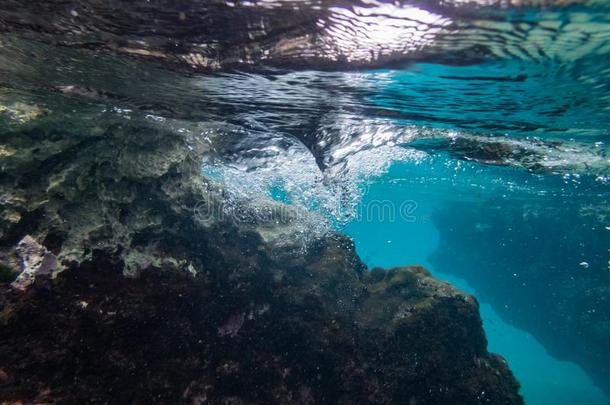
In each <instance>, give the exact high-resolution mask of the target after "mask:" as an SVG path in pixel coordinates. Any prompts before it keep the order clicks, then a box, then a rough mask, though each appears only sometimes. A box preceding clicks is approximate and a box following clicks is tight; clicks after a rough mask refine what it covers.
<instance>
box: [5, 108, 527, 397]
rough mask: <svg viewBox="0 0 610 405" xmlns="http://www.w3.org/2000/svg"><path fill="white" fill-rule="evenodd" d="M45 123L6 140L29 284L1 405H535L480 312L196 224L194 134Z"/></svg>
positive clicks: (470, 304)
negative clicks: (489, 338)
mask: <svg viewBox="0 0 610 405" xmlns="http://www.w3.org/2000/svg"><path fill="white" fill-rule="evenodd" d="M42 121H43V122H42V123H40V125H37V126H36V125H34V124H28V125H21V126H19V128H17V129H15V128H14V129H12V130H11V131H9V132H7V133H6V134H5V136H4V138H3V142H4V145H3V148H4V150H10V151H12V153H10V154H8V155H6V156H3V158H2V174H1V176H0V192H1V195H2V196H3V197H2V198H3V199H2V206H1V210H0V214H1V216H0V247H1V250H2V253H1V255H0V257H1V258H2V261H3V266H5V267H6V268H14V267H15V266H17V265H19V264H21V268H20V269H15V272H16V273H17V272H19V271H20V272H21V273H20V274H19V275H18V276H17V280H20V279H27V280H28V282H27V283H25V284H27V285H25V284H24V285H21V284H20V286H21V287H22V288H15V287H14V286H11V284H10V283H8V282H7V283H3V284H1V287H0V289H1V290H0V342H1V344H0V402H2V401H3V403H65V404H73V403H85V402H86V403H137V404H140V403H141V404H150V403H158V404H163V403H166V404H176V403H188V404H205V403H209V404H325V403H327V404H391V403H395V404H479V403H481V404H483V403H493V404H520V403H522V399H521V398H520V396H519V395H518V384H517V382H516V381H515V379H514V378H513V376H512V374H511V372H510V370H509V369H508V367H507V365H506V363H505V362H504V361H503V360H502V359H501V358H500V357H499V356H496V355H493V354H490V353H488V352H487V349H486V346H487V342H486V339H485V336H484V333H483V329H482V325H481V319H480V317H479V313H478V304H477V302H476V301H475V300H474V299H473V298H472V297H470V296H468V295H465V294H463V293H461V292H460V291H458V290H456V289H454V288H453V287H451V286H449V285H448V284H445V283H442V282H440V281H437V280H435V279H434V278H432V277H431V276H430V274H428V272H427V271H426V270H424V269H422V268H419V267H404V268H397V269H392V270H387V271H386V270H381V269H374V270H372V271H367V269H366V268H365V267H364V265H363V264H362V263H361V262H360V260H359V258H358V257H357V256H356V254H355V252H354V247H353V244H352V243H351V241H350V240H348V239H346V238H344V237H342V236H340V235H335V234H329V235H327V236H325V237H323V238H320V239H319V240H318V241H316V242H315V243H313V244H312V245H311V246H309V249H308V250H307V251H306V252H305V253H302V254H294V253H293V252H292V251H291V244H290V240H289V239H288V238H286V237H282V238H281V239H282V243H281V244H278V243H276V242H274V241H273V240H272V238H271V239H269V238H263V237H262V236H261V231H259V228H257V224H250V225H248V226H246V225H245V224H241V225H239V226H238V225H236V224H234V223H232V222H230V221H228V220H226V221H215V220H210V219H209V218H204V217H202V216H201V215H197V214H196V212H197V210H196V209H195V208H196V207H199V208H201V207H202V204H203V206H206V207H207V206H211V205H214V203H215V201H216V200H215V199H216V197H214V195H215V194H214V192H213V191H211V189H210V188H209V187H208V186H207V185H206V181H205V179H203V178H202V177H201V175H200V169H199V156H200V153H201V152H202V151H201V150H200V149H198V148H197V147H193V145H192V144H191V143H190V142H189V140H188V139H187V138H186V137H185V136H184V135H183V134H177V133H174V132H171V131H166V130H163V129H160V128H159V127H153V126H150V127H142V126H136V125H135V124H133V123H129V122H128V121H125V122H113V123H99V122H98V123H96V122H91V121H87V122H86V124H83V126H82V127H80V126H79V124H78V123H74V125H73V126H72V127H71V130H68V129H63V130H60V126H61V120H58V121H57V125H55V124H54V123H53V119H52V118H50V117H46V118H42ZM85 127H86V128H87V129H84V128H85ZM43 128H45V129H43ZM70 131H72V133H70ZM277 227H278V232H277V234H278V235H283V233H282V229H281V228H282V227H289V224H288V225H287V224H282V223H280V224H278V225H277ZM264 229H265V235H269V227H268V226H265V227H264ZM24 238H25V239H24ZM28 249H29V250H28ZM295 249H296V248H295ZM26 250H27V251H26ZM28 252H29V253H28ZM45 258H52V261H53V263H52V265H50V264H47V265H44V266H43V263H41V261H43V262H44V261H45V260H51V259H45ZM34 262H35V263H34ZM32 263H33V264H32ZM24 265H25V266H24ZM32 266H38V267H37V268H40V267H44V270H45V271H39V272H37V273H36V277H35V278H31V277H29V276H26V274H28V273H26V272H27V271H28V268H29V269H30V270H32ZM30 281H31V282H30ZM22 284H23V283H22Z"/></svg>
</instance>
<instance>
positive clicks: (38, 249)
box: [11, 235, 57, 290]
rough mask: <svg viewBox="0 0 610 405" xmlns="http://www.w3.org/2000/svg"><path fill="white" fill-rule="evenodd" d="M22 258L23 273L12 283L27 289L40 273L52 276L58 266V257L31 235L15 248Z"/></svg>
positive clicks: (19, 287) (21, 288) (16, 286)
mask: <svg viewBox="0 0 610 405" xmlns="http://www.w3.org/2000/svg"><path fill="white" fill-rule="evenodd" d="M15 250H16V252H17V255H18V256H19V259H20V267H21V273H19V275H18V276H17V279H16V280H15V281H13V283H12V284H11V285H12V286H13V287H15V288H17V289H19V290H25V289H26V288H28V287H29V286H30V285H31V284H32V283H33V282H34V281H35V280H36V277H37V276H38V275H47V276H50V275H51V274H52V273H53V270H55V269H56V268H57V258H56V257H55V255H54V254H53V253H51V252H49V251H48V250H47V249H46V248H45V247H44V246H42V245H41V244H40V243H38V242H37V241H36V240H35V239H34V238H32V237H31V236H30V235H26V236H25V237H24V238H23V239H21V241H20V242H19V244H18V245H17V248H16V249H15Z"/></svg>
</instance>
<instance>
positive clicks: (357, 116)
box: [0, 1, 610, 404]
mask: <svg viewBox="0 0 610 405" xmlns="http://www.w3.org/2000/svg"><path fill="white" fill-rule="evenodd" d="M259 3H260V4H259ZM259 3H256V2H243V4H242V3H237V4H235V3H232V2H226V3H223V2H217V3H211V2H201V1H193V2H191V3H189V4H188V5H166V6H165V7H158V6H157V5H152V4H148V3H147V4H144V3H143V2H134V3H133V5H131V6H129V7H128V6H127V5H125V4H123V3H118V2H117V3H114V2H112V1H99V2H97V1H94V2H89V4H86V5H85V4H84V3H81V2H75V3H74V4H69V5H68V4H63V3H62V4H61V7H57V4H54V2H48V3H44V2H31V3H28V4H27V5H21V4H20V5H19V6H20V8H17V5H16V4H15V2H12V1H7V2H4V3H3V4H2V5H0V29H1V30H2V32H3V34H4V35H3V37H2V39H1V42H0V73H1V75H0V103H1V109H0V120H1V121H0V129H3V130H5V129H6V130H8V129H11V128H14V127H16V126H19V125H23V126H25V127H26V128H28V125H30V126H31V127H32V128H35V130H38V128H39V127H46V128H50V129H48V134H47V133H45V135H48V138H49V139H50V140H51V141H49V142H48V143H45V147H46V149H45V150H51V151H52V148H53V142H52V135H53V131H56V130H58V128H60V129H62V130H64V129H65V127H66V122H69V123H70V127H71V128H76V129H74V131H75V134H74V136H75V137H77V136H79V134H78V131H82V132H83V133H87V134H88V132H91V133H92V134H95V131H96V128H98V125H100V124H101V123H107V122H112V123H114V124H115V125H118V126H120V125H123V124H125V123H129V124H130V125H136V126H137V125H138V124H141V125H142V126H143V127H147V128H148V126H157V127H159V128H163V129H165V130H169V131H173V132H176V133H180V134H184V135H185V143H186V144H187V146H188V147H189V148H196V147H201V146H202V145H203V148H204V149H205V150H206V153H205V156H204V161H203V162H202V166H203V170H202V173H203V174H204V175H205V176H207V177H209V178H211V179H213V180H214V181H216V182H217V183H218V185H219V186H220V187H222V188H223V190H224V192H225V194H224V198H225V201H224V207H225V208H226V209H227V211H228V212H229V213H235V212H236V210H237V211H238V210H239V209H240V207H243V206H244V205H247V206H248V207H249V209H250V210H251V211H256V210H258V209H259V208H260V207H265V206H266V202H268V201H269V200H276V201H280V202H283V203H286V204H290V205H292V206H295V207H298V208H299V209H301V210H302V211H304V212H309V213H311V215H303V217H302V218H301V222H300V223H299V225H298V226H296V227H295V237H296V238H297V239H299V240H300V241H301V242H302V245H303V249H306V248H307V244H308V243H309V242H310V241H311V240H312V239H315V237H316V236H319V235H320V234H323V233H324V232H327V231H328V230H330V229H333V228H334V229H341V230H344V231H345V232H347V233H348V234H350V235H352V236H353V237H354V239H355V241H356V244H357V246H358V249H359V252H360V254H361V256H362V258H363V260H364V261H365V262H366V263H367V264H369V265H370V266H375V265H383V266H394V265H404V264H412V263H420V264H423V265H425V266H426V267H428V268H430V269H431V270H432V271H433V272H434V274H436V275H438V276H439V277H441V278H446V279H448V280H450V281H451V282H453V283H454V284H456V285H458V286H459V287H461V288H463V289H465V290H467V291H470V292H472V293H473V294H474V295H475V296H477V297H478V298H479V300H480V301H481V302H482V307H481V308H482V314H483V318H484V320H485V327H486V331H487V333H488V336H489V341H490V345H491V349H492V350H496V351H498V352H499V353H500V354H502V355H505V356H506V357H507V359H508V361H509V363H510V365H511V367H512V368H513V369H514V370H515V373H516V374H517V377H518V378H519V379H520V380H521V382H522V384H523V393H524V395H525V396H526V399H527V400H528V402H529V403H541V404H542V403H550V402H556V403H559V404H561V403H592V404H596V403H605V402H608V401H607V399H606V398H604V397H603V396H602V394H600V388H598V387H602V388H603V387H606V388H605V389H606V392H609V391H610V388H609V387H608V381H610V366H609V364H610V351H609V350H608V345H607V342H608V339H610V269H609V267H608V260H609V259H610V256H609V252H608V248H609V247H610V231H609V230H608V227H609V226H610V212H609V208H608V207H609V206H610V202H609V199H610V188H609V187H610V180H609V175H610V170H609V156H610V153H609V148H608V142H610V132H609V131H610V127H609V125H610V120H609V119H608V117H610V65H609V64H608V61H609V60H610V59H609V58H608V56H609V55H608V54H609V53H610V20H609V16H610V13H608V10H609V8H608V7H609V6H608V4H607V2H603V1H590V2H560V3H557V2H538V1H536V2H527V1H526V2H499V3H496V2H478V3H473V2H461V1H452V2H418V3H417V4H415V3H410V2H409V3H407V2H399V3H392V4H389V3H377V2H354V3H353V4H334V3H331V2H289V1H286V2H284V1H278V2H272V1H270V2H259ZM420 3H421V4H420ZM16 10H19V11H16ZM227 21H230V22H232V24H227ZM227 27H244V28H243V29H232V28H227ZM45 141H46V140H45ZM43 149H44V148H43ZM1 153H2V155H1V156H10V154H11V153H12V152H11V151H10V150H4V149H3V150H1ZM386 201H389V202H390V203H391V204H387V203H386ZM371 202H375V204H372V206H369V205H371V204H370V203H371ZM359 214H360V217H359V216H358V215H359ZM381 215H383V216H384V218H381V217H380V216H381ZM392 216H393V219H392V220H390V218H391V217H392ZM385 219H388V221H386V220H385ZM568 360H569V361H571V362H572V363H567V362H566V361H568ZM576 363H577V364H579V366H576V365H575V364H576ZM579 367H580V368H579Z"/></svg>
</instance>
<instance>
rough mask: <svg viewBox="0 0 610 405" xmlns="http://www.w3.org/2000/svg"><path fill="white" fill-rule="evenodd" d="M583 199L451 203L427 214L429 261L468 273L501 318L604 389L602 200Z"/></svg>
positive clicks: (606, 275) (609, 381)
mask: <svg viewBox="0 0 610 405" xmlns="http://www.w3.org/2000/svg"><path fill="white" fill-rule="evenodd" d="M581 204H582V201H579V200H578V199H565V200H563V201H562V203H561V204H559V203H557V202H555V203H554V204H553V205H547V200H544V199H541V200H540V201H538V202H537V201H531V202H530V203H528V204H521V205H520V204H515V203H514V201H511V200H510V199H506V200H504V199H503V200H497V199H493V200H492V199H490V200H489V201H485V202H484V203H482V204H477V206H476V207H474V206H472V205H469V204H468V203H459V202H452V203H451V204H450V205H448V206H447V207H445V208H442V209H439V210H438V211H437V212H436V213H435V215H434V216H433V217H432V219H433V220H434V223H435V226H436V227H437V229H438V230H439V235H440V242H439V247H438V249H437V251H436V252H435V253H434V254H433V255H432V257H431V262H432V263H433V265H434V267H435V269H437V270H438V271H440V272H443V273H447V274H452V275H455V276H456V277H460V278H463V279H464V280H466V281H467V282H468V283H469V284H471V285H472V286H473V287H474V288H475V289H476V290H477V293H478V296H479V297H480V299H482V300H484V301H486V302H489V303H490V304H491V305H492V306H493V307H494V309H495V310H496V311H497V312H498V313H499V314H500V315H501V316H502V318H503V319H505V320H506V321H507V322H509V323H511V324H513V325H515V326H517V327H519V328H522V329H524V330H527V331H528V332H530V333H531V334H532V335H533V336H535V337H536V338H537V339H538V340H539V341H540V342H541V343H542V344H543V345H544V347H545V348H546V349H547V350H548V351H549V353H550V354H551V355H552V356H554V357H556V358H559V359H565V360H568V361H572V362H575V363H577V364H579V365H580V366H581V367H582V368H583V370H584V371H585V372H587V374H589V375H590V376H591V379H592V380H593V381H594V382H595V383H596V384H597V385H598V386H599V387H600V388H601V389H602V390H604V391H605V392H606V393H610V346H608V341H609V339H610V305H608V304H609V302H608V300H609V298H608V297H610V271H609V269H608V242H609V241H610V233H609V232H608V230H606V229H605V227H604V224H606V223H607V222H606V219H607V218H605V217H604V215H603V213H604V212H606V211H607V204H604V205H601V206H597V207H588V206H585V207H582V206H581ZM481 207H483V208H481ZM456 212H459V213H460V215H455V213H456ZM481 222H483V223H484V226H483V225H481ZM558 234H559V235H561V238H558V237H557V235H558ZM498 241H501V243H498ZM475 246H476V248H473V247H475ZM557 252H561V254H558V253H557ZM583 262H585V263H587V266H586V268H585V267H584V266H582V263H583Z"/></svg>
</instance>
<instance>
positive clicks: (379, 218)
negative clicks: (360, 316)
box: [344, 159, 610, 405]
mask: <svg viewBox="0 0 610 405" xmlns="http://www.w3.org/2000/svg"><path fill="white" fill-rule="evenodd" d="M499 172H502V170H498V169H497V168H493V167H492V168H489V167H482V166H478V165H476V164H468V165H466V166H465V167H461V168H460V167H456V165H455V162H454V163H453V164H452V163H451V162H450V161H448V160H446V159H431V160H426V161H424V162H423V163H422V162H418V163H397V164H394V165H393V166H392V167H391V168H390V170H389V172H388V173H387V174H385V175H384V176H383V177H381V178H378V179H377V180H376V181H374V182H372V183H371V184H370V185H369V187H367V189H366V193H365V194H364V197H363V200H362V203H361V204H362V205H361V207H360V210H359V212H360V213H362V215H360V216H359V217H357V218H356V219H354V220H353V221H351V222H350V223H348V224H347V225H346V226H345V228H344V231H345V232H346V233H347V234H349V235H350V236H352V237H353V238H354V241H355V243H356V248H357V251H358V253H359V254H360V256H361V257H362V259H363V260H364V261H365V262H366V264H367V265H368V266H370V267H376V266H379V267H394V266H401V265H405V264H420V265H423V266H425V267H427V268H428V269H430V271H431V272H432V273H433V274H434V275H436V276H437V277H438V278H440V279H442V280H445V281H448V282H450V283H451V284H453V285H454V286H456V287H458V288H460V289H462V290H464V291H467V292H469V293H471V294H473V295H475V296H476V297H479V300H480V303H481V316H482V318H483V322H484V328H485V332H486V334H487V338H488V341H489V349H490V351H494V352H496V353H500V354H502V355H503V356H504V357H505V358H506V359H507V361H508V363H509V365H510V367H511V369H512V370H513V372H514V374H515V376H516V377H517V379H518V380H519V381H520V383H521V393H522V395H523V396H524V398H525V400H526V403H527V404H533V405H545V404H550V403H553V404H557V405H564V404H565V405H572V404H592V405H601V404H608V403H610V401H609V400H608V399H607V397H605V396H604V394H603V392H602V391H601V390H600V389H599V388H598V386H597V385H596V384H595V383H594V381H592V380H591V378H590V377H589V376H588V375H587V374H586V373H585V371H584V370H583V369H582V368H581V367H580V366H578V365H576V364H575V363H572V362H569V361H562V360H559V359H557V358H556V357H553V356H552V355H551V354H549V353H548V351H547V350H546V349H545V347H544V345H543V344H541V343H540V342H539V341H538V340H537V339H536V338H535V337H534V336H532V335H531V334H530V333H528V332H527V331H526V330H523V329H522V328H519V327H516V326H513V325H511V324H510V323H508V322H507V321H505V320H504V319H503V318H502V317H501V316H500V314H499V313H498V312H496V311H495V309H494V307H493V306H492V305H490V303H489V302H488V301H486V300H485V299H482V300H481V295H480V294H479V292H478V291H477V290H476V289H475V288H473V287H472V286H471V285H470V284H469V283H468V281H466V280H464V279H462V278H459V277H456V276H455V274H461V273H463V272H462V271H460V269H457V268H444V269H443V270H444V271H441V270H440V269H438V268H436V267H435V266H434V264H433V263H432V262H431V260H430V256H431V255H433V254H437V255H439V254H440V255H442V254H443V252H442V251H440V252H439V251H438V248H439V239H440V237H441V236H440V235H439V231H438V229H437V227H436V225H435V223H434V216H435V212H436V211H438V210H439V209H443V208H446V207H447V206H451V205H452V203H453V202H454V201H456V200H459V201H464V200H466V201H469V203H470V204H473V205H474V204H477V202H478V203H481V202H482V200H483V199H485V198H487V197H493V195H494V193H508V194H511V196H512V197H513V198H516V199H517V201H519V199H528V200H532V199H535V198H536V194H537V192H538V191H539V190H537V189H536V187H532V186H526V187H520V188H518V189H517V190H515V189H513V190H509V189H508V188H507V186H506V184H507V183H510V181H509V180H510V177H509V178H508V179H507V178H506V177H505V178H504V179H503V181H502V182H501V184H497V183H498V182H496V186H495V187H491V184H493V182H488V181H489V179H490V178H498V177H495V176H498V173H499ZM457 173H459V175H458V174H457ZM511 174H512V179H513V180H514V179H515V177H525V178H527V177H528V176H533V175H531V174H524V173H511ZM530 180H531V179H530ZM539 180H540V179H539ZM544 180H547V181H548V180H549V179H543V181H544ZM553 180H554V179H550V181H551V182H552V181H553ZM560 183H563V182H560ZM522 184H523V183H522ZM563 186H564V187H565V188H564V189H563V191H564V192H565V191H566V188H567V189H568V190H569V191H570V192H571V193H573V197H574V196H576V195H577V194H578V192H577V190H578V186H575V185H573V184H572V185H569V184H563ZM546 191H551V190H549V189H548V188H547V190H546ZM405 201H408V202H409V205H410V206H415V207H416V208H415V209H413V210H412V211H411V212H410V213H411V215H410V216H408V217H407V218H406V219H405V218H401V217H400V215H399V214H397V215H396V216H394V217H392V216H391V207H398V206H400V205H401V204H404V202H405ZM380 202H383V204H380ZM546 202H547V203H548V201H546ZM380 205H382V206H383V207H384V208H385V214H380V213H381V212H382V211H383V210H377V209H375V208H374V207H377V206H380ZM367 207H368V208H367ZM371 207H373V208H371ZM367 212H369V213H370V212H372V214H371V215H372V216H371V217H369V218H367V217H366V213H367ZM454 214H455V215H456V216H460V212H459V211H455V213H454ZM505 214H506V215H511V212H510V211H506V212H505ZM372 218H375V220H370V219H372ZM483 220H484V219H482V221H483ZM470 225H471V226H472V228H473V229H474V230H475V232H476V229H477V228H481V227H486V226H491V225H489V224H481V223H478V224H477V223H473V224H470ZM471 231H472V229H467V228H463V229H461V230H458V233H461V235H462V237H463V238H464V240H465V243H464V245H463V246H462V248H463V249H464V250H466V251H469V252H471V253H472V254H473V255H474V256H476V254H477V253H476V252H477V250H478V249H480V248H481V247H480V246H471V245H468V242H467V238H468V234H469V232H471ZM515 231H516V232H522V231H523V230H520V229H515ZM529 236H530V237H535V235H529ZM521 237H523V238H527V237H528V235H521ZM556 253H558V254H559V255H561V253H560V252H556ZM531 255H536V252H531ZM447 261H449V262H451V258H448V259H447ZM455 263H456V265H457V266H459V262H457V261H456V262H455ZM515 271H517V270H515ZM507 288H511V287H507Z"/></svg>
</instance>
